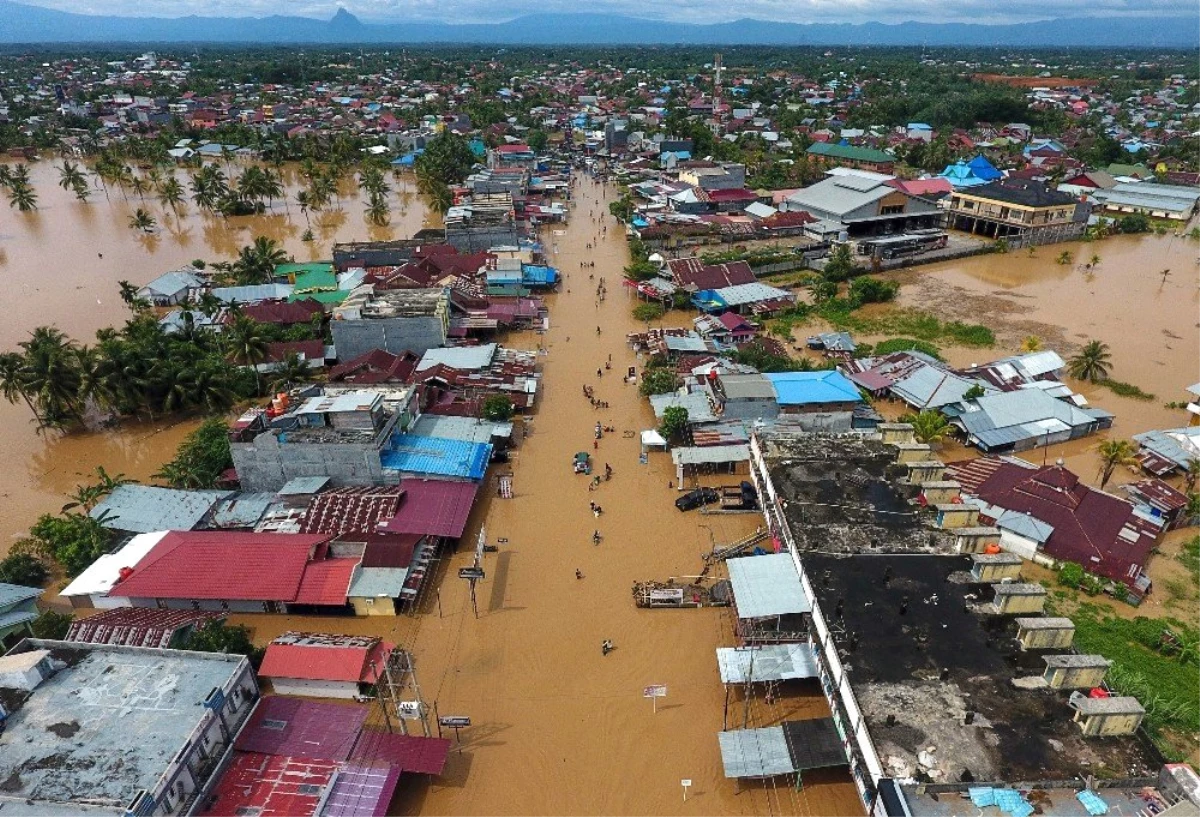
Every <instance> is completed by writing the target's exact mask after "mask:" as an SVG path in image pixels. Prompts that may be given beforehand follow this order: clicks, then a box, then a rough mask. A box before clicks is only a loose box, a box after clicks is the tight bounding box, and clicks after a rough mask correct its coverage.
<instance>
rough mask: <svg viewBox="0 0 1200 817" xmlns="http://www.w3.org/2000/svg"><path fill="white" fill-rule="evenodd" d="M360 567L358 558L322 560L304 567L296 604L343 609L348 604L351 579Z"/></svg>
mask: <svg viewBox="0 0 1200 817" xmlns="http://www.w3.org/2000/svg"><path fill="white" fill-rule="evenodd" d="M356 567H358V558H357V557H353V558H346V559H322V560H321V561H318V562H309V563H308V564H307V565H305V566H304V575H303V576H302V577H301V578H300V586H299V587H298V588H297V589H296V597H295V603H296V604H313V605H316V606H318V607H341V606H342V605H344V604H345V603H346V592H347V591H348V590H349V588H350V577H351V576H353V575H354V568H356Z"/></svg>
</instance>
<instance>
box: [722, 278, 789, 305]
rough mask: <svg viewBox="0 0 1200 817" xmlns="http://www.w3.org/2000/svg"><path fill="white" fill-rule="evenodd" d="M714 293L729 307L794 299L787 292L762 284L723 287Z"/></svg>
mask: <svg viewBox="0 0 1200 817" xmlns="http://www.w3.org/2000/svg"><path fill="white" fill-rule="evenodd" d="M714 291H715V292H716V294H717V296H718V297H719V298H720V299H721V300H722V301H724V302H725V303H726V304H727V305H728V306H742V305H744V304H753V303H758V302H760V301H774V300H778V299H784V300H789V301H790V300H791V299H792V293H790V292H788V291H787V290H784V289H778V288H777V287H773V286H767V285H766V284H760V283H753V284H735V285H733V286H731V287H723V288H722V289H718V290H714Z"/></svg>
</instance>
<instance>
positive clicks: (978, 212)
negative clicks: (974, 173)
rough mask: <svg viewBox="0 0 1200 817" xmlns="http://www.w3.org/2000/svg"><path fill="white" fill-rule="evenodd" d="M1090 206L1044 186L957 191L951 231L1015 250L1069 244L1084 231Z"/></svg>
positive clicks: (1004, 184) (1007, 183) (1013, 183)
mask: <svg viewBox="0 0 1200 817" xmlns="http://www.w3.org/2000/svg"><path fill="white" fill-rule="evenodd" d="M1088 210H1089V207H1088V205H1085V204H1081V203H1080V202H1079V201H1078V200H1077V199H1075V197H1073V196H1070V195H1067V194H1066V193H1059V192H1058V191H1056V190H1052V189H1050V188H1049V187H1047V186H1046V185H1045V184H1043V183H1042V182H1037V181H1024V180H1014V179H1002V180H998V181H994V182H991V183H990V184H985V185H981V186H979V187H972V188H967V189H965V190H956V191H954V194H953V195H952V196H951V197H950V226H951V227H954V228H955V229H957V230H966V231H967V232H970V233H977V234H980V235H985V236H987V237H988V238H996V239H1000V238H1003V239H1005V240H1007V241H1009V242H1013V243H1017V244H1018V245H1019V246H1024V245H1032V244H1050V243H1053V242H1056V241H1069V240H1070V239H1072V238H1077V237H1078V236H1080V235H1081V234H1082V233H1083V231H1084V229H1085V228H1086V227H1087V214H1088Z"/></svg>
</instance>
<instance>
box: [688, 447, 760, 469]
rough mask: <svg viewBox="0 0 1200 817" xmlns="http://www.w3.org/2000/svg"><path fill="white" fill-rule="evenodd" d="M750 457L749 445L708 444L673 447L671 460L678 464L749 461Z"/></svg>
mask: <svg viewBox="0 0 1200 817" xmlns="http://www.w3.org/2000/svg"><path fill="white" fill-rule="evenodd" d="M749 459H750V446H748V445H706V446H694V447H692V446H689V447H686V448H672V449H671V462H673V463H675V464H676V465H703V464H705V463H727V462H748V461H749Z"/></svg>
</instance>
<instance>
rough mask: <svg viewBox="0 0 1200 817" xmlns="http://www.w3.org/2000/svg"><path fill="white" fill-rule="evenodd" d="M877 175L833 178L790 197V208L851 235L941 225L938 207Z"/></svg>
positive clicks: (842, 175) (941, 216) (853, 175)
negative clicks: (833, 225) (801, 211)
mask: <svg viewBox="0 0 1200 817" xmlns="http://www.w3.org/2000/svg"><path fill="white" fill-rule="evenodd" d="M876 175H877V174H870V175H860V174H837V175H832V176H829V177H828V178H826V179H823V180H822V181H819V182H817V183H816V184H814V185H811V186H809V187H805V188H803V189H802V190H797V191H796V192H795V193H793V194H792V195H790V196H788V197H787V199H786V205H787V209H788V210H803V211H805V212H807V213H809V214H810V215H812V216H814V217H815V218H817V219H818V220H820V221H823V222H830V223H832V224H835V225H839V227H838V229H839V230H840V231H843V232H846V233H847V234H848V235H850V236H861V235H879V234H883V233H897V232H904V231H906V230H916V229H926V228H930V227H940V226H941V224H942V220H943V213H942V210H941V208H939V207H938V206H937V204H935V203H934V202H932V201H928V200H926V199H923V198H920V197H917V196H912V195H909V194H908V193H906V192H904V191H903V190H899V189H897V188H895V187H893V186H891V185H890V184H888V182H887V181H884V180H881V179H880V178H876Z"/></svg>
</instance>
